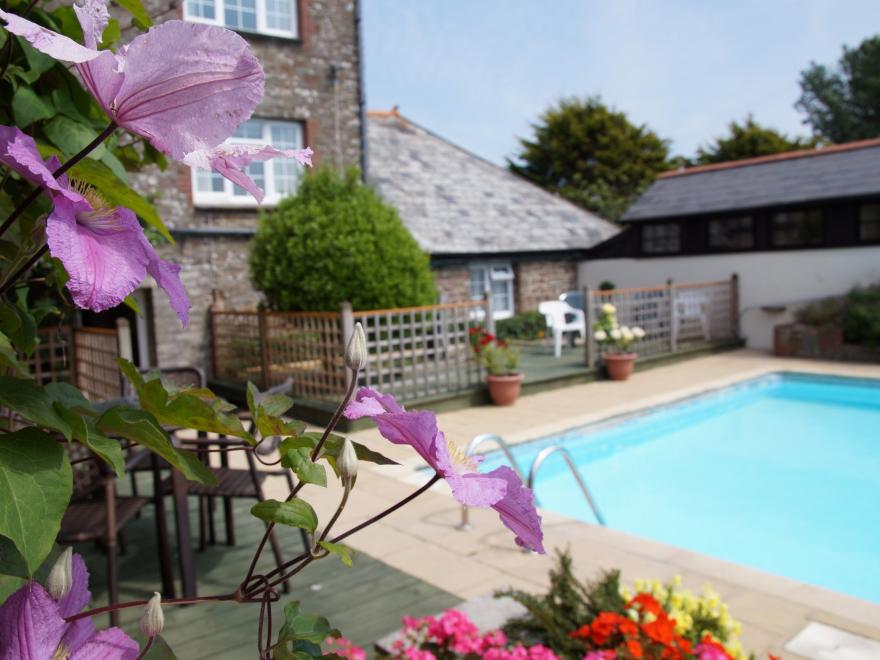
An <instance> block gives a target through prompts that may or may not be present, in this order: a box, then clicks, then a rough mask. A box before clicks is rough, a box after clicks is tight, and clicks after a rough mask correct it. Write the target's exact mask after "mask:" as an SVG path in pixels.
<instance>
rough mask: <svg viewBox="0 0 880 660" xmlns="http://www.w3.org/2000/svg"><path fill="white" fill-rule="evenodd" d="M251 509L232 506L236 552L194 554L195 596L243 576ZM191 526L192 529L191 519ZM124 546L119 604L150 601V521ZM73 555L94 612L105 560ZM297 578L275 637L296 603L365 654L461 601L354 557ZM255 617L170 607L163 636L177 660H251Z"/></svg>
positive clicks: (133, 619)
mask: <svg viewBox="0 0 880 660" xmlns="http://www.w3.org/2000/svg"><path fill="white" fill-rule="evenodd" d="M193 502H194V500H193ZM169 506H170V503H169ZM249 507H250V504H249V503H248V502H246V501H243V500H242V501H241V502H240V503H239V504H238V505H237V506H236V516H235V521H236V533H237V541H238V542H237V544H236V546H234V547H230V546H227V545H225V544H218V545H215V546H209V547H208V549H207V550H206V551H205V552H204V553H196V564H197V572H198V573H197V575H198V584H199V593H200V595H209V594H220V593H229V592H230V591H232V590H233V589H234V588H235V586H236V584H237V583H238V582H239V581H240V579H241V577H242V576H243V574H244V572H245V570H246V569H247V565H248V563H249V561H250V558H251V555H252V553H253V549H254V547H255V546H256V543H257V541H258V539H259V536H260V535H261V534H262V530H263V526H262V523H260V522H259V521H258V520H256V519H255V518H253V517H251V516H250V513H249V512H248V509H249ZM147 511H151V510H150V509H147ZM220 513H221V512H218V514H220ZM192 519H193V521H194V525H195V521H196V520H198V517H197V513H196V512H195V511H193V516H192ZM217 524H218V527H217V532H218V536H219V538H218V541H222V540H224V539H225V536H224V528H223V523H222V515H217ZM193 532H194V534H196V533H197V530H195V529H194V530H193ZM281 534H282V536H281V540H282V543H283V544H284V546H285V547H288V548H290V550H289V553H288V556H293V555H294V554H296V553H298V552H300V551H301V547H302V542H301V541H300V538H299V534H297V533H296V531H295V530H291V529H283V530H281ZM126 540H127V542H128V552H127V554H126V555H125V556H123V557H121V558H120V569H119V575H120V584H121V595H120V597H121V600H123V601H125V600H135V599H142V598H147V597H149V596H150V595H152V592H153V591H154V590H155V589H158V588H159V567H158V559H157V554H156V549H155V526H154V522H153V518H152V514H151V513H149V514H148V515H146V516H144V517H142V518H140V519H136V520H134V521H133V522H132V523H131V524H130V525H129V526H128V527H127V528H126ZM75 550H76V551H77V552H80V553H82V554H83V555H84V557H85V559H86V563H87V564H88V567H89V571H90V572H91V587H92V602H93V606H100V605H104V604H106V602H107V599H106V591H105V584H106V582H105V557H104V555H103V554H102V553H101V551H99V550H98V549H96V548H95V547H94V546H92V545H91V544H83V545H80V546H77V547H76V548H75ZM267 557H268V558H267ZM269 558H271V553H270V552H267V553H265V554H264V558H263V559H264V561H263V563H262V564H261V566H262V567H264V568H266V570H269V569H270V568H271V567H272V563H271V559H269ZM299 578H300V579H299V580H297V582H295V583H294V584H293V585H292V592H291V593H290V594H282V598H281V602H280V603H278V604H276V606H275V608H274V609H273V612H274V613H275V617H274V620H273V622H274V625H273V628H274V629H275V630H277V629H278V626H279V625H280V622H281V613H282V607H283V605H284V603H286V602H287V601H288V600H299V601H301V603H302V608H303V610H304V611H306V612H315V613H320V614H323V615H325V616H327V617H328V618H329V619H330V623H331V624H333V625H334V626H336V627H337V628H339V629H340V630H341V631H342V633H343V634H344V635H345V636H346V637H348V638H349V639H352V640H353V641H355V642H356V643H358V644H360V645H362V646H364V647H366V648H369V647H371V646H372V643H373V642H374V641H375V640H377V639H379V638H381V637H383V636H384V635H386V634H388V633H389V632H392V631H394V630H396V629H397V628H399V627H400V618H401V617H402V616H403V615H405V614H412V615H418V616H421V615H424V614H430V613H433V612H437V611H440V610H442V609H444V608H446V607H451V606H453V605H455V604H457V603H458V602H460V600H461V599H459V598H457V597H455V596H453V595H452V594H449V593H447V592H445V591H442V590H440V589H438V588H436V587H433V586H431V585H429V584H427V583H425V582H422V581H421V580H419V579H417V578H414V577H412V576H410V575H408V574H406V573H403V572H401V571H399V570H396V569H394V568H391V567H390V566H388V565H386V564H384V563H382V562H381V561H379V560H378V559H375V558H373V557H370V556H368V555H366V554H363V553H356V554H355V556H354V568H350V569H349V568H346V567H345V566H343V565H342V564H341V563H340V562H339V561H338V560H337V559H336V558H335V557H328V558H326V559H324V560H322V561H319V562H316V563H314V564H313V565H312V566H311V567H310V568H309V569H306V570H305V571H303V573H302V574H301V575H300V576H299ZM178 588H179V586H178ZM258 609H259V605H238V604H235V603H217V604H213V603H210V604H203V605H197V606H186V607H180V606H168V607H165V621H166V624H165V632H164V633H163V636H164V637H165V638H166V639H167V641H168V642H169V644H170V645H171V647H172V648H173V649H174V651H175V653H176V654H177V657H178V658H180V659H181V660H199V659H201V658H204V659H206V660H207V659H208V658H210V659H212V660H213V659H218V658H230V659H232V658H236V659H238V658H252V657H256V654H257V650H256V649H257V646H256V644H257V617H258ZM140 615H141V610H140V608H132V609H130V610H124V611H123V612H122V626H123V628H125V629H126V630H127V631H128V632H129V633H130V634H132V635H133V634H135V633H136V632H137V628H138V619H139V618H140ZM96 624H97V625H98V627H105V626H107V625H108V620H107V617H106V616H101V617H99V618H98V619H97V620H96Z"/></svg>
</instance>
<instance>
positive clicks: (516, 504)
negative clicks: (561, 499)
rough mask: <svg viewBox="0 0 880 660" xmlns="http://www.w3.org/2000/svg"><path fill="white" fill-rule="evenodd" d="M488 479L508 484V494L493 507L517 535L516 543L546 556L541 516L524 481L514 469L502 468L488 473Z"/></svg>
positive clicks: (502, 520)
mask: <svg viewBox="0 0 880 660" xmlns="http://www.w3.org/2000/svg"><path fill="white" fill-rule="evenodd" d="M485 476H487V477H496V478H500V479H503V480H504V481H506V482H507V493H506V494H505V496H504V497H503V498H502V499H501V500H500V501H498V502H496V503H495V504H493V505H492V508H493V509H495V510H496V511H497V512H498V514H499V515H500V516H501V522H503V523H504V525H505V526H506V527H507V528H508V529H509V530H510V531H512V532H513V533H514V534H516V543H517V545H520V546H522V547H525V548H528V549H529V550H534V551H535V552H539V553H541V554H544V545H543V543H542V541H543V539H544V532H543V531H541V516H539V515H538V512H537V510H536V509H535V498H534V495H533V494H532V491H531V490H529V489H528V488H526V487H525V486H523V483H522V481H521V480H520V478H519V475H517V473H516V472H514V470H513V468H510V467H508V466H506V465H505V466H502V467H499V468H496V469H494V470H492V471H491V472H489V473H487V474H486V475H485Z"/></svg>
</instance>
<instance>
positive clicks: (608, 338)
mask: <svg viewBox="0 0 880 660" xmlns="http://www.w3.org/2000/svg"><path fill="white" fill-rule="evenodd" d="M600 310H601V312H602V319H601V320H600V321H599V323H597V324H596V326H599V327H597V328H596V330H595V331H594V332H593V338H594V339H595V340H596V341H597V342H599V343H600V344H602V343H614V344H617V345H618V346H619V347H620V348H626V347H627V346H629V345H630V344H631V343H632V342H634V341H638V340H640V339H643V338H644V337H645V331H644V330H643V329H642V328H640V327H639V326H633V327H629V326H627V325H620V323H618V321H617V308H616V307H615V306H614V305H612V304H611V303H605V304H604V305H602V307H601V308H600Z"/></svg>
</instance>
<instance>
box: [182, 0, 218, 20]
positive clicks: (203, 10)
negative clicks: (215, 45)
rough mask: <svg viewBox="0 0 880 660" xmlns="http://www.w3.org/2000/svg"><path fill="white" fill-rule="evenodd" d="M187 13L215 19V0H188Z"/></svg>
mask: <svg viewBox="0 0 880 660" xmlns="http://www.w3.org/2000/svg"><path fill="white" fill-rule="evenodd" d="M186 13H187V14H188V15H189V16H197V17H199V18H208V19H210V20H214V0H186Z"/></svg>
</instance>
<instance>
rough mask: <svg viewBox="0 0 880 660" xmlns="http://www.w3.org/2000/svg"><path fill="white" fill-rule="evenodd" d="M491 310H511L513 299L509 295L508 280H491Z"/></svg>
mask: <svg viewBox="0 0 880 660" xmlns="http://www.w3.org/2000/svg"><path fill="white" fill-rule="evenodd" d="M490 290H491V291H492V311H494V312H512V311H513V301H512V300H511V295H510V282H509V281H506V280H492V285H491V289H490Z"/></svg>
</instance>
